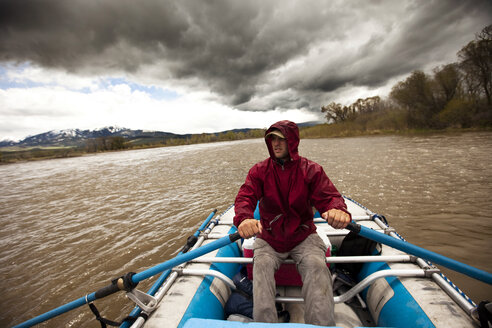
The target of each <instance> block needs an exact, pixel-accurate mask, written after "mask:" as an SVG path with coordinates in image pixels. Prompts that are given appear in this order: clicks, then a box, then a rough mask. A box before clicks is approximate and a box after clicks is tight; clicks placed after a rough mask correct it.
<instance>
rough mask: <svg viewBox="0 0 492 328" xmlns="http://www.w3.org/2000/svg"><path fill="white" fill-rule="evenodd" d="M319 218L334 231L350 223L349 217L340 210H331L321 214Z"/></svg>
mask: <svg viewBox="0 0 492 328" xmlns="http://www.w3.org/2000/svg"><path fill="white" fill-rule="evenodd" d="M321 217H322V218H323V219H325V220H326V221H327V222H328V224H329V225H331V226H332V227H333V228H335V229H343V228H345V227H346V226H347V224H349V223H350V215H348V214H347V213H346V212H344V211H342V210H337V209H331V210H328V211H326V212H325V213H323V214H321Z"/></svg>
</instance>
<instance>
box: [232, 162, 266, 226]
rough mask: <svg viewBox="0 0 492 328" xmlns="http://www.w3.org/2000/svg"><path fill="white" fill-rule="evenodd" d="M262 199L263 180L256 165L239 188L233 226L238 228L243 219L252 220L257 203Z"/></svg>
mask: <svg viewBox="0 0 492 328" xmlns="http://www.w3.org/2000/svg"><path fill="white" fill-rule="evenodd" d="M261 197H263V180H262V179H261V178H260V174H259V169H258V165H255V166H253V167H252V168H251V169H250V170H249V172H248V175H247V176H246V181H245V182H244V184H243V185H242V186H241V188H239V192H238V194H237V196H236V201H235V202H234V211H235V214H236V215H235V216H234V225H235V226H236V227H239V225H240V224H241V222H243V221H244V220H245V219H252V218H254V212H255V209H256V204H257V202H258V201H259V200H260V199H261Z"/></svg>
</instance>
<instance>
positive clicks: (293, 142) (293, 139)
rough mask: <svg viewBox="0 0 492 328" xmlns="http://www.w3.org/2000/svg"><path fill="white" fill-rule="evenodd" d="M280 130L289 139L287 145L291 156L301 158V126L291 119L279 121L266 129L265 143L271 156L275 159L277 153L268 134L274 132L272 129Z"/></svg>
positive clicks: (295, 158)
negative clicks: (299, 149)
mask: <svg viewBox="0 0 492 328" xmlns="http://www.w3.org/2000/svg"><path fill="white" fill-rule="evenodd" d="M275 129H277V130H279V131H280V132H282V134H283V135H284V136H285V139H287V146H288V148H289V156H290V158H291V159H292V160H293V161H295V160H297V159H299V152H298V150H297V148H298V147H299V128H298V127H297V124H295V123H294V122H291V121H279V122H277V123H274V124H272V126H270V127H269V128H268V130H266V132H265V143H266V145H267V148H268V152H269V154H270V157H271V158H272V159H273V160H276V158H275V154H274V152H273V148H272V143H271V142H270V141H269V140H268V139H269V138H267V135H268V134H269V133H270V132H272V130H275Z"/></svg>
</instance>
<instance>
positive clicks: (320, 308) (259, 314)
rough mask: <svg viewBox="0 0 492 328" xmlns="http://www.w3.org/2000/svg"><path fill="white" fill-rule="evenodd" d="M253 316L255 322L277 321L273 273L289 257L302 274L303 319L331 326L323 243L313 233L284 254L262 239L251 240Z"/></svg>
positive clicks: (329, 283)
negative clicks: (252, 248) (252, 255)
mask: <svg viewBox="0 0 492 328" xmlns="http://www.w3.org/2000/svg"><path fill="white" fill-rule="evenodd" d="M253 247H254V266H253V318H254V321H257V322H277V310H276V308H275V293H276V287H275V279H274V274H275V272H276V271H277V270H278V268H279V267H280V264H281V263H282V260H285V259H286V258H287V257H289V256H290V257H291V258H292V259H293V260H294V261H295V262H296V265H297V271H299V274H300V275H301V277H302V282H303V285H302V296H303V297H304V305H305V314H304V321H305V323H308V324H314V325H320V326H334V325H335V319H334V318H335V314H334V306H335V305H334V302H333V288H332V281H331V274H330V270H329V269H328V268H327V267H326V261H325V253H326V246H325V244H324V243H323V241H322V240H321V238H320V237H319V236H318V234H317V233H314V234H311V235H309V237H307V238H306V239H305V240H304V241H303V242H302V243H300V244H299V245H297V246H296V247H295V248H294V249H292V250H291V251H290V252H287V253H277V252H276V251H275V250H274V249H273V248H272V247H271V246H270V245H269V244H268V243H267V242H266V241H264V240H263V239H260V238H257V239H256V240H255V243H254V246H253Z"/></svg>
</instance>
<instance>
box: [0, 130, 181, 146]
mask: <svg viewBox="0 0 492 328" xmlns="http://www.w3.org/2000/svg"><path fill="white" fill-rule="evenodd" d="M187 136H189V135H180V134H174V133H169V132H160V131H143V130H131V129H126V128H120V127H115V126H109V127H104V128H100V129H96V130H80V129H66V130H52V131H48V132H44V133H40V134H36V135H34V136H29V137H27V138H25V139H24V140H21V141H17V142H16V141H12V140H4V141H0V147H12V146H20V147H36V146H79V145H82V144H84V143H85V142H86V141H87V140H88V139H96V138H104V137H124V138H126V139H136V138H185V137H187Z"/></svg>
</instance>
